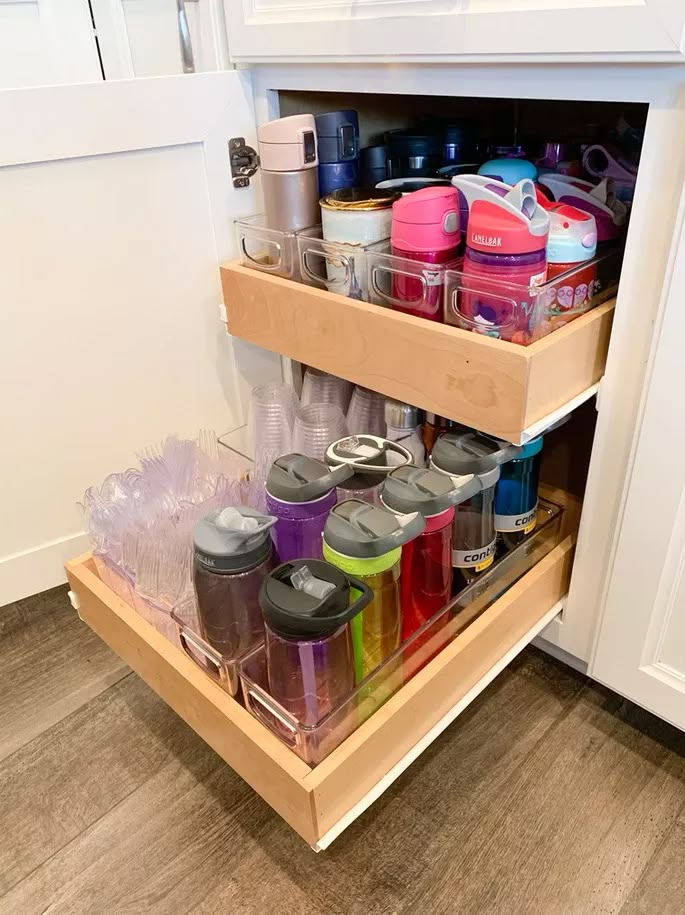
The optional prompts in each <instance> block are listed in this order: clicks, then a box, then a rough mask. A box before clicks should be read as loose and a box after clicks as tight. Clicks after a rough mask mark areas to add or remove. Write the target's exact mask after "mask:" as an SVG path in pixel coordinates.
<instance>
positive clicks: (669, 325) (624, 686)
mask: <svg viewBox="0 0 685 915" xmlns="http://www.w3.org/2000/svg"><path fill="white" fill-rule="evenodd" d="M682 218H683V216H682V213H681V216H680V219H681V224H682ZM674 251H675V252H676V253H675V263H674V272H673V276H672V279H671V288H670V290H669V296H668V302H667V306H666V312H665V315H664V318H663V324H662V327H661V329H660V333H659V334H658V339H657V343H656V348H655V351H654V362H653V366H652V377H651V381H650V384H649V387H648V389H647V394H646V397H645V402H644V413H643V418H642V423H641V425H640V427H639V429H638V430H637V432H636V434H637V435H638V436H639V437H638V444H637V450H636V455H635V461H634V465H633V469H632V473H631V474H630V476H629V482H628V488H627V494H626V501H625V506H624V514H623V521H622V524H621V527H620V529H619V535H618V542H617V549H616V555H615V560H614V564H613V568H612V571H611V577H610V579H609V584H608V593H607V600H606V604H605V611H604V616H603V619H602V623H601V627H600V631H599V637H598V641H597V645H596V650H595V655H594V659H593V662H592V665H591V668H590V672H591V674H592V675H593V676H594V677H596V678H597V679H598V680H601V681H602V682H603V683H606V684H607V685H608V686H610V687H611V688H612V689H615V690H617V691H618V692H620V693H622V694H623V695H625V696H628V697H629V698H630V699H633V700H634V701H635V702H637V703H639V704H640V705H643V706H644V707H645V708H648V709H650V710H651V711H652V712H654V713H655V714H657V715H659V716H660V717H661V718H665V719H666V720H667V721H670V722H672V723H673V724H675V725H677V726H678V727H680V728H683V729H685V410H683V407H682V392H683V391H684V390H685V359H684V358H683V341H684V340H685V310H684V309H683V307H682V306H683V297H684V296H685V236H684V235H683V232H682V230H681V233H680V243H679V245H676V246H674ZM629 369H630V367H629V366H626V370H627V371H629Z"/></svg>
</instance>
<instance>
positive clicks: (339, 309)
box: [221, 263, 614, 443]
mask: <svg viewBox="0 0 685 915" xmlns="http://www.w3.org/2000/svg"><path fill="white" fill-rule="evenodd" d="M221 279H222V285H223V294H224V302H225V303H226V315H227V321H228V330H229V332H230V333H231V334H233V335H234V336H236V337H242V338H243V339H245V340H249V341H250V342H252V343H256V344H258V345H259V346H263V347H265V348H266V349H269V350H273V351H274V352H277V353H282V354H283V355H285V356H289V357H290V358H291V359H296V360H298V361H299V362H304V363H305V364H307V365H312V366H314V367H316V368H318V369H323V370H324V371H327V372H331V373H332V374H334V375H340V376H341V377H343V378H347V379H348V380H349V381H353V382H355V383H357V384H361V385H364V386H366V387H368V388H372V389H373V390H374V391H379V392H380V393H382V394H385V395H387V396H389V397H394V398H396V399H397V400H401V401H403V402H405V403H411V404H414V405H415V406H417V407H421V408H423V409H425V410H429V411H430V412H432V413H437V414H438V415H440V416H446V417H449V418H450V419H454V420H457V421H459V422H461V423H464V424H465V425H467V426H473V427H474V428H477V429H480V430H481V431H482V432H487V433H489V434H491V435H495V436H498V437H500V438H503V439H507V440H508V441H511V442H515V443H520V442H521V441H522V440H523V439H524V438H525V437H526V430H527V429H530V427H531V426H533V424H537V423H539V422H540V421H542V420H544V418H545V417H547V416H548V415H549V414H551V413H554V412H555V411H557V410H559V409H561V408H563V407H564V405H566V404H568V403H569V402H571V401H573V399H574V398H577V397H579V395H582V394H583V392H585V391H587V389H588V388H590V387H591V386H592V385H593V384H595V383H596V382H597V381H599V379H600V378H601V377H602V374H603V372H604V366H605V363H606V354H607V349H608V345H609V335H610V332H611V322H612V318H613V307H614V302H613V301H611V302H606V303H605V304H603V305H600V306H599V307H597V308H595V309H594V310H593V311H591V312H589V313H588V314H587V315H584V316H583V317H580V318H577V319H576V320H575V321H572V322H571V323H570V324H568V325H566V326H565V327H563V328H561V329H560V330H557V331H555V332H554V333H552V334H549V335H548V336H547V337H543V339H541V340H539V341H538V342H537V343H534V344H532V345H531V346H518V345H516V344H514V343H507V342H505V341H502V340H492V339H490V338H489V337H485V336H481V335H480V334H474V333H471V332H469V331H464V330H460V329H459V328H456V327H449V326H447V325H444V324H438V323H434V322H431V321H425V320H423V319H421V318H415V317H412V316H411V315H404V314H400V313H399V312H395V311H392V310H390V309H387V308H382V307H379V306H378V305H370V304H367V303H365V302H357V301H355V300H353V299H346V298H343V297H342V296H340V295H337V294H335V293H332V292H326V291H325V290H321V289H317V288H314V287H312V286H305V285H302V284H300V283H294V282H292V281H290V280H285V279H281V278H280V277H276V276H269V275H268V274H265V273H260V272H259V271H258V270H252V269H250V268H249V267H242V266H241V265H239V264H237V263H231V264H228V265H225V266H222V267H221Z"/></svg>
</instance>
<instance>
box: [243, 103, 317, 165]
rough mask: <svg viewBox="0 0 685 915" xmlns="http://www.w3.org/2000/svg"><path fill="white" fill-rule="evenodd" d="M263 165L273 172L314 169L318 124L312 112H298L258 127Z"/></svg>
mask: <svg viewBox="0 0 685 915" xmlns="http://www.w3.org/2000/svg"><path fill="white" fill-rule="evenodd" d="M257 139H258V140H259V155H260V160H261V166H262V168H264V169H266V170H267V171H272V172H290V171H299V170H301V169H306V168H314V166H316V165H317V164H318V159H317V155H316V127H315V125H314V116H313V115H311V114H294V115H292V116H291V117H287V118H278V119H277V120H275V121H268V122H267V123H266V124H262V125H261V126H260V127H258V128H257Z"/></svg>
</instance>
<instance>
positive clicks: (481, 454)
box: [431, 431, 521, 476]
mask: <svg viewBox="0 0 685 915" xmlns="http://www.w3.org/2000/svg"><path fill="white" fill-rule="evenodd" d="M520 452H521V446H520V445H511V444H509V442H504V441H501V440H500V439H496V438H490V437H489V436H487V435H483V434H482V433H480V432H475V431H474V432H444V433H443V434H442V435H441V436H440V437H439V438H438V440H437V442H436V443H435V446H434V447H433V450H432V452H431V462H432V463H433V465H434V466H435V468H436V469H437V470H441V471H442V472H443V473H448V474H450V475H451V476H463V475H464V474H468V473H476V474H483V473H487V472H488V471H490V470H494V469H495V468H497V467H499V465H500V464H503V463H504V462H505V461H510V460H512V458H515V457H517V456H518V455H519V453H520Z"/></svg>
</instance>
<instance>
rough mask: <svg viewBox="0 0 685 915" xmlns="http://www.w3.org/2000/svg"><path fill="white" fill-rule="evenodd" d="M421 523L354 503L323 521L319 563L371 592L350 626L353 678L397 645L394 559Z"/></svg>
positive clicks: (342, 504) (341, 506) (417, 516)
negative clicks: (330, 565) (334, 568)
mask: <svg viewBox="0 0 685 915" xmlns="http://www.w3.org/2000/svg"><path fill="white" fill-rule="evenodd" d="M424 527H425V520H424V519H423V517H422V516H421V515H420V514H419V513H418V512H413V513H411V514H406V515H395V514H393V512H391V511H389V510H388V509H386V508H383V507H382V506H380V505H370V504H369V503H368V502H361V501H359V500H357V499H349V500H348V501H347V502H339V503H338V505H336V506H335V508H333V509H332V510H331V512H330V514H329V516H328V520H327V521H326V526H325V528H324V535H323V554H324V559H327V560H328V562H331V563H333V565H334V566H337V567H338V568H339V569H342V571H343V572H346V573H347V574H348V575H355V576H356V577H357V578H359V579H360V580H361V581H363V582H364V583H365V584H366V585H368V587H369V588H370V589H371V591H372V592H373V597H372V600H371V602H370V603H369V604H368V606H367V607H366V608H365V609H364V610H363V611H362V613H361V614H360V616H359V617H357V618H355V619H354V620H353V621H352V640H353V644H354V652H355V661H356V665H357V676H358V678H359V679H361V678H363V677H365V676H366V675H367V674H368V673H369V672H370V671H372V670H374V669H375V668H376V667H378V665H379V664H380V663H382V661H384V660H385V658H387V657H388V655H390V654H391V653H392V652H393V651H394V650H395V649H396V648H397V647H398V646H399V644H400V639H401V635H402V613H401V607H400V587H399V582H400V557H401V553H402V550H401V547H402V544H404V543H407V542H408V541H409V540H411V539H412V538H414V537H416V536H418V535H419V534H420V533H421V531H422V530H423V528H424Z"/></svg>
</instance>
